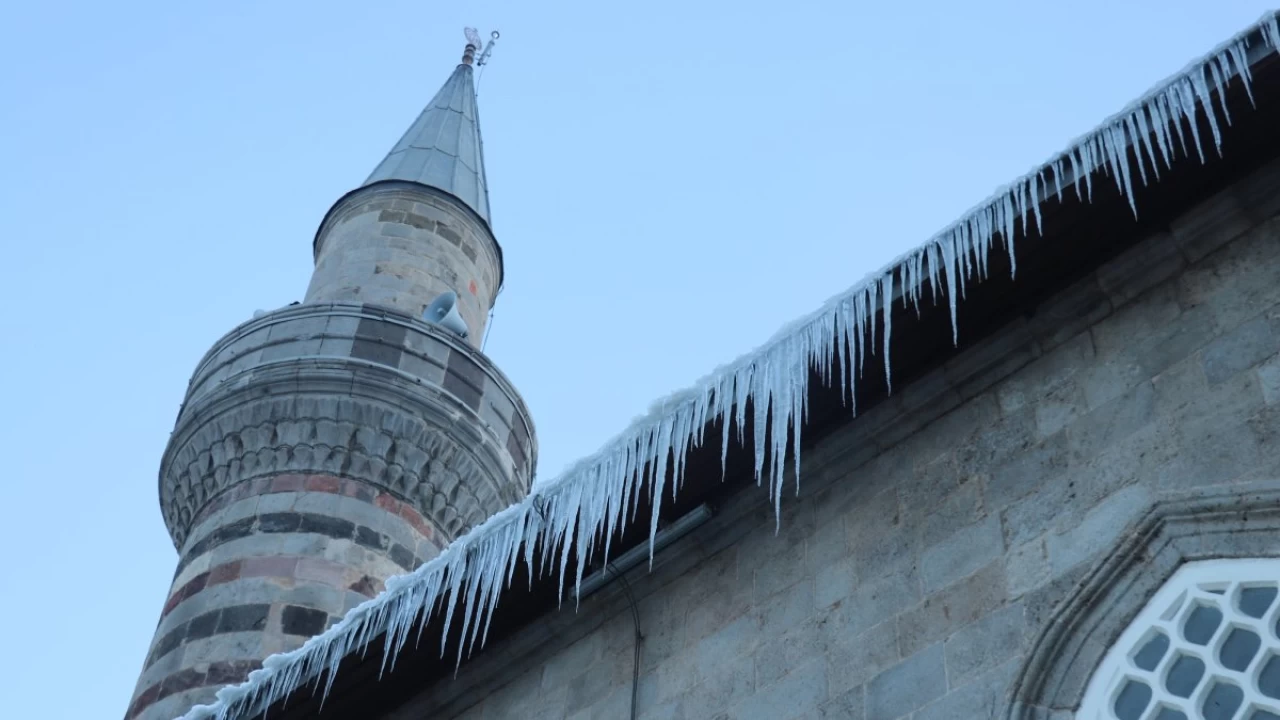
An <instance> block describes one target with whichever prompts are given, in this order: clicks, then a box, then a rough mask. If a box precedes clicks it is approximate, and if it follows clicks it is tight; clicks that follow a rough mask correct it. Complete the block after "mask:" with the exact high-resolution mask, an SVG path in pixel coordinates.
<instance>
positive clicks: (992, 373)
mask: <svg viewBox="0 0 1280 720" xmlns="http://www.w3.org/2000/svg"><path fill="white" fill-rule="evenodd" d="M1040 355H1041V353H1040V343H1039V341H1037V340H1036V339H1035V336H1034V335H1032V333H1031V330H1030V329H1029V328H1028V326H1027V322H1026V321H1025V320H1022V319H1019V320H1017V321H1015V322H1012V323H1010V324H1008V325H1006V326H1005V327H1003V328H1001V329H1000V330H998V331H997V332H996V333H995V334H994V335H991V336H988V337H986V338H984V339H983V340H982V342H981V343H979V344H977V345H975V346H973V347H971V348H969V349H968V350H966V351H965V352H963V353H961V354H960V355H959V356H958V357H956V358H954V359H952V360H950V361H948V362H947V363H946V364H945V365H944V366H943V367H944V370H945V372H946V374H947V377H948V379H949V380H950V381H951V385H952V387H953V388H955V390H956V393H957V394H958V395H959V396H960V398H961V399H962V400H970V399H972V398H975V397H977V396H978V395H980V394H982V393H983V392H985V391H986V390H988V389H989V388H991V387H993V386H995V385H996V384H997V383H999V382H1000V381H1002V380H1004V379H1005V378H1007V377H1009V376H1010V375H1012V374H1013V373H1015V372H1017V371H1018V370H1020V369H1021V368H1023V367H1025V366H1026V365H1028V364H1029V363H1032V362H1034V361H1035V359H1036V358H1038V357H1040Z"/></svg>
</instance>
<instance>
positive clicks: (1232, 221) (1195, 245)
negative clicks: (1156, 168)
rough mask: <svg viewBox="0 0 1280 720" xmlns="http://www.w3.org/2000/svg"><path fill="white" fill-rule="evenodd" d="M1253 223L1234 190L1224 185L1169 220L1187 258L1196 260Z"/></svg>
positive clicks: (1175, 238) (1170, 227)
mask: <svg viewBox="0 0 1280 720" xmlns="http://www.w3.org/2000/svg"><path fill="white" fill-rule="evenodd" d="M1252 226H1253V222H1252V221H1251V220H1250V218H1249V215H1248V213H1247V212H1246V211H1245V208H1244V204H1243V203H1241V202H1240V198H1239V197H1238V195H1237V194H1236V191H1235V189H1234V188H1227V189H1226V190H1223V191H1222V192H1219V193H1218V194H1216V195H1214V196H1213V197H1210V198H1209V199H1208V200H1205V201H1204V202H1202V203H1200V204H1199V205H1197V206H1195V207H1193V208H1191V209H1190V210H1188V211H1187V212H1185V213H1183V214H1182V215H1181V216H1179V217H1178V218H1177V219H1175V220H1174V221H1173V222H1171V223H1169V230H1170V232H1171V233H1172V235H1173V241H1174V242H1175V243H1177V245H1178V247H1179V248H1181V249H1182V252H1183V253H1185V254H1186V256H1187V258H1189V259H1190V260H1191V261H1192V262H1198V261H1199V260H1200V259H1202V258H1204V257H1205V256H1206V255H1208V254H1210V253H1212V252H1213V251H1214V250H1217V249H1218V248H1220V247H1222V246H1223V245H1225V244H1227V243H1229V242H1231V240H1233V239H1234V238H1236V237H1238V236H1239V235H1240V234H1241V233H1244V232H1246V231H1248V230H1249V228H1250V227H1252Z"/></svg>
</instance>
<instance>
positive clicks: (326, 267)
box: [126, 34, 537, 720]
mask: <svg viewBox="0 0 1280 720" xmlns="http://www.w3.org/2000/svg"><path fill="white" fill-rule="evenodd" d="M495 36H496V34H495ZM468 40H469V41H471V42H470V43H469V45H468V47H467V50H466V52H465V53H464V56H463V62H462V63H460V64H459V65H458V66H457V67H456V68H455V69H454V71H453V73H452V74H451V75H450V76H449V79H448V80H446V81H445V84H444V86H443V87H442V88H441V89H440V91H439V92H438V93H436V96H435V98H434V99H432V101H431V103H430V104H429V105H428V106H427V108H426V109H425V110H423V111H422V113H421V114H420V115H419V116H418V119H417V120H416V121H415V122H414V123H413V125H411V126H410V128H409V130H408V132H406V133H405V135H404V137H403V138H401V140H400V142H399V143H397V144H396V145H395V147H393V148H392V150H391V152H390V153H389V154H388V155H387V157H386V158H385V159H384V160H383V161H382V163H380V164H379V165H378V167H377V169H375V170H374V173H373V174H372V175H371V176H370V177H369V179H368V180H366V181H365V182H364V184H362V185H360V186H359V187H357V188H356V189H355V190H352V191H351V192H349V193H347V194H346V195H344V196H343V197H341V198H340V199H339V200H338V201H337V202H336V203H334V205H333V207H332V208H331V209H330V210H329V212H328V213H327V214H326V215H325V217H324V220H323V221H322V222H321V223H320V228H319V230H318V231H317V232H316V234H315V239H314V244H313V251H314V255H315V261H316V267H315V272H314V273H313V274H312V276H311V285H310V286H309V287H308V288H307V294H306V298H305V302H303V303H301V304H297V303H295V304H292V305H290V306H288V307H284V308H279V309H277V310H273V311H271V312H267V313H261V314H257V315H255V316H254V317H253V319H251V320H248V321H247V322H245V323H243V324H241V325H240V326H239V327H237V328H235V329H234V330H232V331H231V332H230V333H228V334H227V335H226V336H224V337H223V338H222V339H221V340H219V341H218V342H217V343H216V344H215V345H214V346H213V349H211V350H210V351H209V353H208V354H207V355H206V357H205V359H204V360H203V361H202V362H201V363H200V365H199V367H197V368H196V371H195V374H194V375H193V376H192V380H191V382H190V383H189V384H188V388H187V395H186V398H185V399H184V401H183V405H182V409H181V410H180V411H179V414H178V420H177V423H176V424H175V426H174V430H173V433H172V434H171V435H170V438H169V445H168V447H167V448H166V449H165V453H164V456H163V458H162V459H161V466H160V505H161V509H162V511H163V514H164V519H165V524H166V526H167V527H168V529H169V533H170V536H171V537H172V538H173V542H174V546H175V547H176V548H177V549H178V552H179V555H180V559H179V561H178V570H177V572H176V574H175V576H174V580H173V585H172V587H171V588H170V592H169V598H168V601H167V602H166V603H165V605H164V609H163V610H162V611H161V619H160V623H159V624H158V625H157V627H156V634H155V638H154V639H153V641H152V645H151V650H150V651H149V653H148V655H147V658H146V660H145V661H144V663H143V668H142V672H141V674H140V675H139V678H138V684H137V686H136V689H135V691H134V696H133V700H132V702H131V703H130V706H129V709H128V711H127V713H126V718H127V720H169V719H170V718H174V717H178V716H181V715H182V714H183V713H185V712H186V711H187V710H188V709H189V708H191V707H192V706H193V705H197V704H204V703H209V702H212V700H213V698H214V694H215V693H216V692H217V690H218V689H219V688H220V687H221V686H223V685H227V684H235V683H239V682H241V681H243V680H244V679H245V677H246V676H247V675H248V674H249V673H250V672H252V671H253V670H254V669H256V668H257V667H259V665H260V663H261V662H262V659H263V658H265V657H267V656H269V655H272V654H274V653H278V652H288V651H291V650H294V649H296V648H298V647H300V646H301V645H302V644H303V643H304V642H305V641H306V640H307V638H309V637H311V636H313V635H316V634H318V633H320V632H321V631H323V630H324V629H325V628H326V627H328V626H329V625H331V624H333V623H335V622H338V621H339V619H340V618H341V617H342V616H343V615H344V614H345V613H346V612H348V611H349V610H350V609H351V608H353V607H355V606H356V605H359V604H360V603H362V602H364V601H365V600H367V599H368V598H371V597H374V596H376V595H377V594H378V593H379V592H380V591H381V590H382V589H383V588H384V586H385V581H386V580H387V579H388V578H390V577H392V576H394V575H400V574H403V573H406V572H412V571H413V570H414V568H416V567H418V566H419V565H421V564H422V563H423V562H425V561H426V560H429V559H430V558H432V557H434V556H436V555H437V554H438V553H440V552H441V550H442V549H443V548H444V547H446V546H447V545H448V544H449V542H450V541H452V540H453V539H454V538H456V537H458V536H459V535H461V534H462V533H465V532H466V531H467V530H468V528H471V527H475V526H476V525H479V524H480V523H482V522H484V521H485V520H486V519H487V518H489V517H490V516H491V515H493V514H494V513H496V512H498V511H500V510H502V509H503V508H506V507H508V506H510V505H511V504H513V503H516V502H519V500H520V499H521V498H523V497H524V496H525V494H526V493H527V492H528V490H529V487H530V483H531V482H532V478H533V473H534V469H535V464H536V461H537V438H536V435H535V433H534V427H533V420H532V418H531V417H530V414H529V410H528V408H526V407H525V405H524V401H523V400H521V399H520V395H519V394H518V393H517V392H516V390H515V387H514V386H513V385H512V384H511V382H510V381H509V380H507V379H506V377H505V376H503V375H502V373H501V372H500V371H499V370H498V368H497V367H495V366H494V365H493V363H492V362H491V361H490V360H489V359H488V358H487V357H485V355H484V353H483V352H481V351H480V344H481V341H482V338H483V337H484V326H485V322H486V320H487V318H488V312H489V308H490V307H491V306H492V305H493V302H494V300H495V298H496V297H497V294H498V288H499V287H501V285H502V252H501V249H500V248H499V247H498V243H497V240H496V239H495V238H494V236H493V231H492V230H491V229H490V227H489V204H488V193H487V190H486V183H485V176H484V157H483V153H482V150H481V146H480V124H479V119H478V114H477V113H476V96H475V87H474V83H473V80H472V72H473V69H474V68H475V67H480V66H483V65H484V62H485V59H486V57H487V55H488V51H489V49H490V48H491V47H492V43H490V44H489V46H488V47H486V48H485V49H484V51H482V52H479V54H478V55H477V51H478V50H479V48H480V44H479V42H478V38H476V39H473V38H471V37H470V36H468ZM437 300H439V301H440V302H439V303H435V302H433V301H437ZM428 307H431V308H432V311H431V312H427V308H428ZM433 313H434V314H433ZM437 315H443V317H442V318H441V317H437Z"/></svg>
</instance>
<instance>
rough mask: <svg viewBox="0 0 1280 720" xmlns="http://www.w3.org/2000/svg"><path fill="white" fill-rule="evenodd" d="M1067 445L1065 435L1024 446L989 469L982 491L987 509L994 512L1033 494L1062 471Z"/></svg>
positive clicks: (1065, 467)
mask: <svg viewBox="0 0 1280 720" xmlns="http://www.w3.org/2000/svg"><path fill="white" fill-rule="evenodd" d="M1070 450H1071V445H1070V443H1069V441H1068V439H1067V435H1066V433H1058V434H1057V435H1054V436H1052V437H1049V438H1047V439H1045V440H1043V441H1041V442H1039V443H1036V444H1034V445H1033V444H1030V443H1028V444H1027V445H1026V446H1024V447H1023V448H1022V450H1021V452H1018V453H1015V454H1013V456H1012V457H1010V458H1009V459H1008V460H1006V461H1004V462H1002V463H1000V464H999V465H996V466H995V467H993V468H991V475H990V478H989V479H988V481H987V487H986V492H985V497H986V502H987V509H988V510H996V509H999V508H1003V507H1004V506H1006V505H1008V504H1009V503H1011V502H1013V501H1014V500H1017V499H1019V498H1021V497H1024V496H1026V495H1028V494H1030V493H1032V492H1034V491H1035V489H1036V488H1037V487H1039V486H1040V485H1041V484H1042V483H1046V482H1050V481H1051V480H1053V479H1054V478H1056V477H1059V476H1060V475H1062V474H1063V473H1064V472H1066V470H1067V467H1068V464H1069V460H1070V456H1071V452H1070Z"/></svg>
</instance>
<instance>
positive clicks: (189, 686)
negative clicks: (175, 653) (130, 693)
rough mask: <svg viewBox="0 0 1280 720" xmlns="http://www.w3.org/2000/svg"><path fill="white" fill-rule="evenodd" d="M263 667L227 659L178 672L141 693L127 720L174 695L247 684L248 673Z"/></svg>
mask: <svg viewBox="0 0 1280 720" xmlns="http://www.w3.org/2000/svg"><path fill="white" fill-rule="evenodd" d="M261 666H262V662H261V661H258V660H227V661H223V662H215V663H210V664H209V667H208V669H206V670H205V671H203V672H201V671H199V670H196V669H194V668H187V669H185V670H179V671H178V672H176V673H174V674H172V675H170V676H169V677H167V678H165V679H163V680H161V681H160V682H158V683H156V684H154V685H152V686H151V687H149V688H147V689H146V690H143V691H142V692H141V693H139V694H138V697H137V698H136V699H134V701H133V703H132V704H131V705H129V711H128V712H127V713H126V714H125V720H132V719H133V718H135V717H137V716H139V715H141V714H142V712H143V711H144V710H146V709H147V708H149V707H151V706H152V705H154V704H156V703H157V702H160V701H161V700H163V699H165V698H167V697H169V696H170V695H173V694H175V693H180V692H185V691H187V690H195V689H197V688H203V687H223V686H226V685H232V684H235V683H240V682H244V680H245V678H247V677H249V673H251V672H253V671H254V670H257V669H258V668H259V667H261Z"/></svg>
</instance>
